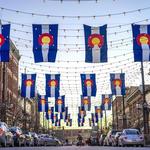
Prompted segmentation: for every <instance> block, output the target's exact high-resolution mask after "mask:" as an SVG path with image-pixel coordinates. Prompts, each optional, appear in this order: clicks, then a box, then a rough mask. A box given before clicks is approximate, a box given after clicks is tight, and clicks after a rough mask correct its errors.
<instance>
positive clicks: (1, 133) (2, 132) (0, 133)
mask: <svg viewBox="0 0 150 150" xmlns="http://www.w3.org/2000/svg"><path fill="white" fill-rule="evenodd" d="M3 134H4V130H3V129H2V128H0V136H1V135H3Z"/></svg>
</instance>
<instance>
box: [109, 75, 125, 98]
mask: <svg viewBox="0 0 150 150" xmlns="http://www.w3.org/2000/svg"><path fill="white" fill-rule="evenodd" d="M110 82H111V91H112V95H125V74H124V73H111V74H110Z"/></svg>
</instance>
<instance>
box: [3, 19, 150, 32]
mask: <svg viewBox="0 0 150 150" xmlns="http://www.w3.org/2000/svg"><path fill="white" fill-rule="evenodd" d="M1 21H2V22H6V23H9V24H14V25H18V26H21V27H32V26H31V25H28V24H22V23H18V22H13V21H10V20H9V21H8V20H5V19H1ZM148 21H150V18H147V19H142V20H139V21H134V22H130V23H125V24H119V25H113V26H108V27H107V28H108V29H110V28H119V29H120V28H122V27H124V26H131V24H138V23H143V22H148ZM73 25H74V24H73ZM59 30H62V31H64V32H66V31H76V32H80V31H83V28H78V29H73V28H65V29H61V28H60V29H59ZM114 34H115V33H114Z"/></svg>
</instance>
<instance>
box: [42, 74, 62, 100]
mask: <svg viewBox="0 0 150 150" xmlns="http://www.w3.org/2000/svg"><path fill="white" fill-rule="evenodd" d="M45 76H46V96H48V97H55V98H56V97H59V89H60V74H46V75H45Z"/></svg>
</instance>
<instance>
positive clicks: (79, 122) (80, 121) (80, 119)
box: [78, 114, 85, 127]
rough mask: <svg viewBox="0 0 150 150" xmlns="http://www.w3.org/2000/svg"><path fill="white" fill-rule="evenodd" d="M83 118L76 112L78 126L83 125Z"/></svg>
mask: <svg viewBox="0 0 150 150" xmlns="http://www.w3.org/2000/svg"><path fill="white" fill-rule="evenodd" d="M84 122H85V118H81V117H80V114H78V126H79V127H81V126H84Z"/></svg>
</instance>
